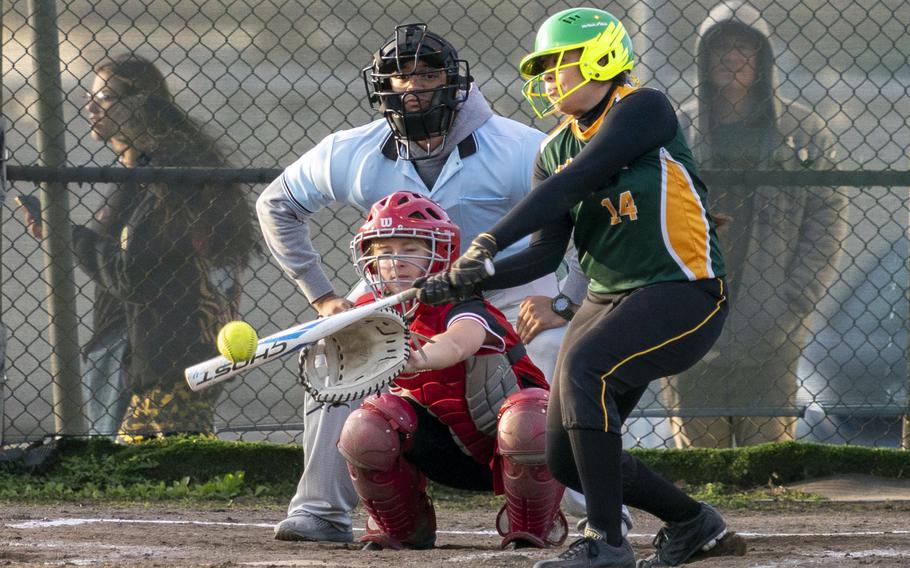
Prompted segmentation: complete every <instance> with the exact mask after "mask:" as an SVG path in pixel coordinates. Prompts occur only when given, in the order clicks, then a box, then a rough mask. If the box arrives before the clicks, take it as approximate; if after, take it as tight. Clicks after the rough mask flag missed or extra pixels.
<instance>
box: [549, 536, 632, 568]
mask: <svg viewBox="0 0 910 568" xmlns="http://www.w3.org/2000/svg"><path fill="white" fill-rule="evenodd" d="M534 568H635V553H634V552H632V547H631V546H630V545H629V541H627V540H626V539H622V544H620V545H619V546H610V545H609V544H607V541H605V540H603V535H602V534H600V533H599V532H598V531H596V530H592V529H591V528H590V527H586V528H585V533H584V536H583V537H582V538H580V539H578V540H576V541H575V542H573V543H572V544H571V545H569V549H568V550H566V551H565V552H563V553H562V554H560V555H559V556H558V557H557V558H553V559H551V560H541V561H540V562H538V563H536V564H535V565H534Z"/></svg>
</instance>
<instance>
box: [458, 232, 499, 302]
mask: <svg viewBox="0 0 910 568" xmlns="http://www.w3.org/2000/svg"><path fill="white" fill-rule="evenodd" d="M496 252H497V249H496V239H494V238H493V235H491V234H489V233H481V234H480V235H478V236H477V238H475V239H474V240H473V241H471V246H469V247H468V250H466V251H465V252H464V254H463V255H461V256H460V257H458V258H457V259H455V262H453V263H452V266H451V268H449V282H450V283H451V284H452V287H453V288H456V289H461V290H469V289H473V288H474V285H475V284H477V283H479V282H480V281H482V280H484V279H486V278H489V277H490V276H493V257H494V256H496Z"/></svg>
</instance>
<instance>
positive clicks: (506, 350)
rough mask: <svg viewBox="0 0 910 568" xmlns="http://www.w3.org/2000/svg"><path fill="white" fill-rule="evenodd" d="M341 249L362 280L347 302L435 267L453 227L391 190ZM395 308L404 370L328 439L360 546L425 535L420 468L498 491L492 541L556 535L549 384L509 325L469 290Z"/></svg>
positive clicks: (429, 513) (522, 541)
mask: <svg viewBox="0 0 910 568" xmlns="http://www.w3.org/2000/svg"><path fill="white" fill-rule="evenodd" d="M351 251H352V257H353V259H354V262H355V264H356V268H357V271H358V273H359V275H360V276H361V277H362V278H363V279H364V281H366V282H367V283H368V284H369V286H370V289H371V293H370V294H366V295H365V296H364V297H362V298H360V299H359V301H358V302H357V303H359V304H363V303H368V302H371V301H374V299H379V298H382V297H387V296H389V295H391V294H394V293H396V292H399V291H402V290H405V289H407V288H410V287H412V286H413V285H414V283H415V281H417V280H418V279H420V278H424V277H427V276H429V275H431V274H435V273H438V272H443V271H445V270H446V269H447V268H448V267H449V264H450V262H451V260H452V259H453V258H455V257H457V256H458V251H459V229H458V227H457V226H456V225H455V224H454V223H453V222H452V221H451V220H450V219H449V216H448V215H447V214H446V212H445V211H444V210H443V209H442V208H441V207H440V206H439V205H437V204H436V203H435V202H433V201H431V200H430V199H427V198H426V197H423V196H421V195H420V194H417V193H412V192H408V191H399V192H396V193H393V194H392V195H390V196H388V197H386V198H383V199H381V200H380V201H378V202H377V203H376V204H375V205H373V207H372V209H371V210H370V213H369V216H368V217H367V220H366V223H364V225H363V226H362V227H361V228H360V229H359V230H358V232H357V235H356V236H355V237H354V239H353V241H352V242H351ZM396 309H397V310H399V312H400V313H401V314H402V315H403V316H404V319H405V321H406V322H407V324H408V327H409V331H410V336H411V338H412V339H411V343H412V345H411V347H412V348H411V349H410V356H409V358H408V360H407V363H406V365H405V366H404V370H403V371H402V373H401V374H400V375H398V377H397V378H395V380H394V381H393V382H392V385H391V389H390V390H391V392H390V393H388V394H380V395H374V396H371V397H368V398H367V399H366V400H365V401H364V403H363V405H362V406H361V407H360V408H359V409H358V410H356V411H354V412H353V413H352V414H351V415H350V416H349V417H348V419H347V421H346V422H345V425H344V428H343V430H342V432H341V437H340V439H339V441H338V449H339V450H340V452H341V454H342V455H343V456H344V457H345V459H346V460H347V462H348V471H349V473H350V475H351V479H352V480H353V483H354V487H355V489H356V491H357V494H358V496H359V497H360V499H361V501H362V502H363V505H364V507H365V508H366V510H367V512H368V513H369V519H368V521H367V527H366V529H367V533H366V535H365V536H363V537H362V538H361V541H362V542H365V543H367V544H366V545H365V547H364V549H365V550H378V549H385V548H388V549H396V550H397V549H402V548H410V549H425V548H431V547H433V546H434V544H435V542H436V516H435V511H434V509H433V503H432V501H431V500H430V498H429V496H428V495H427V493H426V483H427V478H429V479H432V480H433V481H435V482H437V483H440V484H443V485H446V486H449V487H454V488H459V489H468V490H489V489H493V490H494V492H495V493H496V494H498V495H501V494H505V497H506V503H505V505H504V506H503V507H502V510H500V512H499V514H498V516H497V519H496V526H497V530H498V531H499V533H500V535H502V537H503V539H502V546H503V548H505V547H506V546H512V547H515V548H523V547H540V548H543V547H547V546H556V545H559V544H561V543H562V542H563V541H564V540H565V538H566V535H567V533H568V529H567V526H566V519H565V517H564V516H563V514H562V512H561V511H560V509H559V502H560V499H561V497H562V494H563V491H564V487H563V486H562V485H561V484H560V483H559V482H557V481H556V480H555V479H553V477H552V475H551V474H550V472H549V469H548V468H547V466H546V463H545V448H544V442H545V426H546V406H547V399H548V395H549V393H548V388H549V387H548V386H547V382H546V381H545V380H544V377H543V374H542V373H541V372H540V370H539V369H538V368H537V367H535V366H534V364H533V363H532V362H531V360H530V359H529V358H528V356H527V354H526V353H525V349H524V345H523V344H522V343H521V341H520V340H519V338H518V336H517V334H516V332H515V330H514V329H513V328H512V326H511V325H510V324H509V323H508V321H507V320H506V318H505V317H504V316H503V315H502V313H500V312H499V310H497V309H496V308H494V307H493V306H492V305H490V304H489V303H487V302H486V301H484V300H483V299H482V298H481V297H480V296H476V297H471V298H468V299H466V300H464V301H461V302H458V303H453V304H446V305H442V306H428V305H424V304H419V303H416V302H415V301H409V302H406V303H404V304H399V305H398V306H397V308H396Z"/></svg>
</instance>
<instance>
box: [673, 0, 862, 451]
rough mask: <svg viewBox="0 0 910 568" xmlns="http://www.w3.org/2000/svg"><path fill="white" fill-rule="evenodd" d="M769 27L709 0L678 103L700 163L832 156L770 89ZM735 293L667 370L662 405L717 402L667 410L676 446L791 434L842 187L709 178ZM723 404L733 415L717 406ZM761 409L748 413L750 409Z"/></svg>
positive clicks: (812, 119) (822, 161)
mask: <svg viewBox="0 0 910 568" xmlns="http://www.w3.org/2000/svg"><path fill="white" fill-rule="evenodd" d="M769 35H770V28H769V26H768V24H767V23H766V22H765V21H764V20H762V19H761V17H760V16H759V13H758V12H757V11H756V10H755V9H754V8H752V7H751V6H749V5H747V4H743V3H741V2H726V3H722V4H719V5H717V6H716V7H715V8H713V9H712V10H711V12H710V13H709V15H708V18H707V19H706V20H705V22H704V23H703V24H702V25H701V28H700V29H699V34H698V40H697V44H696V45H697V47H696V62H697V67H698V86H697V92H696V98H695V100H693V101H690V102H689V103H687V104H686V105H684V106H683V107H682V110H681V116H680V126H681V128H683V129H684V131H685V132H686V136H687V139H688V140H689V143H690V145H691V147H692V151H693V153H694V155H695V159H696V161H697V162H698V164H699V167H700V168H701V169H730V170H775V169H776V170H791V171H792V170H797V171H798V170H821V169H827V168H831V167H832V160H833V157H834V151H833V150H832V146H833V140H832V135H831V134H830V132H829V131H828V130H827V128H826V127H825V124H824V122H823V121H822V120H821V118H820V117H819V116H818V115H816V114H815V113H814V112H813V111H811V110H810V109H808V108H807V107H805V106H803V105H801V104H799V103H796V102H790V101H787V100H784V99H783V98H782V97H780V96H779V95H778V94H777V89H778V85H777V77H776V71H775V69H774V53H773V51H772V46H771V42H770V40H769ZM712 189H713V191H712V192H711V193H710V194H709V209H710V210H711V211H712V213H714V214H715V215H717V216H718V217H719V218H721V219H725V220H726V223H725V224H724V226H723V227H722V228H721V230H720V239H721V244H722V246H723V248H724V255H725V258H726V261H727V281H728V284H729V287H730V295H731V298H732V303H731V309H730V316H729V318H728V319H727V323H726V326H725V330H724V333H723V334H722V336H721V338H720V340H718V342H717V344H715V346H714V348H713V349H712V351H711V353H709V355H708V356H707V357H705V359H704V360H703V361H702V362H701V363H700V364H698V365H696V366H695V367H693V368H692V369H691V370H689V371H687V372H686V373H683V374H681V375H679V376H678V377H677V378H676V379H675V380H671V381H670V383H669V387H670V388H668V389H667V393H668V395H667V398H668V400H667V402H668V405H669V407H670V408H673V409H675V410H679V411H681V412H682V413H683V415H685V412H686V411H690V410H697V409H717V412H718V414H719V416H716V417H689V418H685V417H681V418H673V419H672V423H673V427H674V432H675V438H676V444H677V446H680V447H683V446H690V445H693V446H711V447H713V446H719V447H731V446H743V445H751V444H758V443H762V442H769V441H777V440H790V439H792V438H793V435H794V426H795V423H796V417H795V416H786V415H781V416H773V411H774V410H776V409H782V410H786V411H789V412H792V411H793V410H794V407H795V397H796V392H797V388H798V379H797V374H796V371H797V369H796V368H797V364H798V362H799V358H800V354H801V351H802V349H803V347H804V345H805V344H806V341H807V339H808V331H809V327H808V325H809V317H810V315H811V314H812V313H813V311H814V309H815V306H816V303H817V302H818V301H819V299H821V298H822V297H823V296H824V294H825V293H826V292H827V289H828V286H829V285H830V284H831V283H832V281H833V280H834V278H835V277H836V275H837V272H836V264H837V260H838V257H839V256H840V250H841V241H842V240H843V238H844V235H845V233H846V227H847V225H846V217H845V215H844V209H845V207H846V198H845V196H844V194H843V193H841V192H838V191H837V190H835V189H832V188H827V187H798V186H794V187H780V186H766V185H757V186H750V185H726V186H724V185H720V184H715V185H713V186H712ZM727 409H730V413H731V414H733V416H729V417H727V416H724V415H723V412H724V410H727ZM750 410H751V411H753V412H755V411H757V413H761V412H763V413H764V417H762V416H761V415H759V416H752V417H746V416H743V414H746V413H748V412H749V411H750Z"/></svg>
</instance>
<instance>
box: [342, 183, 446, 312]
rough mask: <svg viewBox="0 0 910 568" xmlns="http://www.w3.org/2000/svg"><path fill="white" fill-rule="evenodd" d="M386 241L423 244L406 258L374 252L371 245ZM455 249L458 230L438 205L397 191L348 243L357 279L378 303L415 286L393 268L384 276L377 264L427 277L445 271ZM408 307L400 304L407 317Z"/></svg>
mask: <svg viewBox="0 0 910 568" xmlns="http://www.w3.org/2000/svg"><path fill="white" fill-rule="evenodd" d="M388 238H410V239H420V240H421V241H423V246H422V247H421V248H420V250H419V251H414V252H408V253H406V254H377V253H376V251H375V250H374V246H373V245H374V242H375V241H376V240H377V239H388ZM459 246H460V231H459V229H458V226H457V225H455V223H453V222H452V220H451V219H449V216H448V215H447V214H446V212H445V210H444V209H442V207H440V206H439V205H437V204H436V202H434V201H433V200H431V199H429V198H427V197H424V196H422V195H420V194H419V193H413V192H410V191H397V192H395V193H393V194H392V195H390V196H388V197H385V198H383V199H380V200H379V201H378V202H376V204H374V205H373V207H372V208H371V209H370V213H369V215H368V216H367V220H366V222H365V223H364V224H363V226H361V227H360V229H358V231H357V234H356V235H355V236H354V239H353V240H352V241H351V259H352V260H353V262H354V266H355V269H356V271H357V275H358V276H360V277H361V278H362V279H363V280H364V281H365V282H366V283H367V284H368V285H369V287H370V291H371V292H372V294H373V296H374V297H375V298H376V299H380V298H384V297H386V296H389V295H391V294H393V293H395V292H396V291H400V290H403V289H405V288H410V287H411V286H413V284H414V279H413V277H408V278H407V279H402V278H400V277H399V276H398V273H397V270H395V269H393V270H392V274H387V275H383V274H382V271H381V270H380V265H381V264H383V265H385V264H386V263H387V264H388V265H391V266H393V267H395V266H398V264H399V263H403V264H408V265H411V266H413V267H415V268H417V269H418V270H415V271H413V272H414V273H415V274H416V275H417V277H420V276H429V275H431V274H436V273H438V272H444V271H445V270H448V268H449V266H450V265H451V263H452V262H453V261H454V259H455V258H457V256H458V252H459ZM413 305H414V301H413V300H412V301H409V302H407V303H406V305H402V306H401V310H402V313H407V312H408V311H409V310H410V309H411V308H412V307H413Z"/></svg>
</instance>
